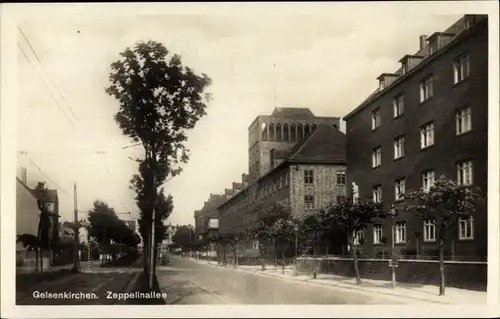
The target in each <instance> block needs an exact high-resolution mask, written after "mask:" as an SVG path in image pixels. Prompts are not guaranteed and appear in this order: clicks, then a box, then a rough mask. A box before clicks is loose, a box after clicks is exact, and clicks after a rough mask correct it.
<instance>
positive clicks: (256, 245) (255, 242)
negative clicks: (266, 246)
mask: <svg viewBox="0 0 500 319" xmlns="http://www.w3.org/2000/svg"><path fill="white" fill-rule="evenodd" d="M252 249H253V250H259V241H258V240H254V241H253V242H252Z"/></svg>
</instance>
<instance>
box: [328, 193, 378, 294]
mask: <svg viewBox="0 0 500 319" xmlns="http://www.w3.org/2000/svg"><path fill="white" fill-rule="evenodd" d="M320 214H321V215H320V216H321V218H322V220H323V223H324V226H325V228H333V227H335V226H340V227H341V228H343V229H344V230H345V231H346V233H347V238H348V243H349V245H350V247H351V253H352V256H353V260H354V271H355V272H356V283H357V284H361V277H360V275H359V268H358V256H357V252H356V249H355V247H354V246H355V245H354V242H355V240H356V236H357V233H358V232H359V231H361V230H363V229H365V228H366V227H367V226H368V225H370V224H373V222H374V221H375V220H376V219H379V218H386V217H387V214H386V213H385V212H384V211H383V205H382V203H375V202H373V201H372V200H359V201H356V202H353V201H352V200H343V201H340V202H337V203H334V204H330V205H329V206H328V207H327V208H326V209H325V210H323V211H322V212H321V213H320Z"/></svg>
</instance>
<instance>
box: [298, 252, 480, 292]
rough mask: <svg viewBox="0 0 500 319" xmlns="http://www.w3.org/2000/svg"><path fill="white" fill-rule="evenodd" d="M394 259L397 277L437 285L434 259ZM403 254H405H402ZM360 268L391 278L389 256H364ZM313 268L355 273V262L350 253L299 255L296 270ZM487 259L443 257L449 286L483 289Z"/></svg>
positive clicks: (375, 276)
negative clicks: (387, 257) (445, 258)
mask: <svg viewBox="0 0 500 319" xmlns="http://www.w3.org/2000/svg"><path fill="white" fill-rule="evenodd" d="M399 257H400V258H398V261H397V264H396V265H397V267H396V268H395V271H396V280H397V281H399V282H407V283H413V284H421V285H437V284H439V282H440V269H439V261H438V260H435V259H426V258H422V259H411V258H408V259H406V257H408V256H399ZM401 257H405V258H401ZM358 267H359V272H360V275H361V277H362V278H368V279H377V280H387V281H389V280H391V276H392V268H391V267H390V266H389V260H388V259H381V258H363V257H361V258H360V259H359V260H358ZM314 268H316V269H317V270H318V273H323V274H332V275H338V276H345V277H354V276H355V271H354V262H353V259H352V257H351V258H345V257H333V256H328V257H326V256H322V257H299V258H298V259H297V272H298V273H299V274H310V273H311V269H314ZM487 277H488V275H487V262H486V261H471V260H462V261H458V260H446V261H445V278H446V284H447V285H448V286H452V287H457V288H465V289H472V290H481V291H484V290H486V285H487Z"/></svg>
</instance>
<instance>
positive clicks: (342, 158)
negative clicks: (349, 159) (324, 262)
mask: <svg viewBox="0 0 500 319" xmlns="http://www.w3.org/2000/svg"><path fill="white" fill-rule="evenodd" d="M273 114H274V116H273V117H262V116H259V117H258V118H257V119H256V120H255V121H254V123H253V124H252V125H251V126H250V130H249V134H250V139H249V140H250V143H252V142H254V141H256V142H254V144H253V145H251V147H250V154H249V157H250V158H249V160H250V174H249V175H250V176H249V178H250V180H249V183H248V185H247V186H246V187H244V188H243V189H241V190H235V189H234V185H233V190H226V195H227V200H226V201H225V202H224V203H223V204H222V205H220V206H219V218H220V225H219V232H221V233H228V232H243V231H245V230H246V229H249V228H251V227H253V226H255V225H256V224H257V222H258V221H259V220H260V219H262V218H263V217H264V216H265V215H266V214H268V213H269V211H270V210H272V208H273V205H274V204H280V205H281V206H282V207H285V208H288V209H289V210H290V213H291V214H292V216H294V217H296V218H303V217H305V216H307V215H310V214H315V213H317V212H318V210H319V209H320V208H321V207H323V206H324V205H325V204H327V203H329V202H333V201H336V200H339V199H340V198H341V197H344V196H346V141H345V134H344V133H342V132H340V130H339V122H338V118H317V117H314V116H313V115H312V112H310V111H309V110H308V109H293V108H287V109H275V111H274V113H273ZM287 114H289V116H288V115H287ZM296 115H301V116H303V117H300V116H297V117H294V116H296ZM306 115H307V116H309V117H306ZM280 116H281V117H280ZM296 122H297V123H296ZM256 123H257V124H256ZM263 124H264V125H263ZM256 127H257V128H258V130H256V129H255V128H256ZM261 127H264V130H263V131H261V129H260V128H261ZM270 127H271V128H270ZM276 127H278V129H276ZM306 127H307V129H306ZM262 132H263V133H262ZM277 132H280V133H277ZM284 132H287V133H284ZM292 132H293V133H292ZM280 136H281V137H280ZM291 136H293V138H292V137H291ZM258 247H259V244H258V242H254V243H251V245H247V247H246V250H249V249H250V250H258ZM270 249H272V248H270ZM270 249H266V250H267V251H268V252H270Z"/></svg>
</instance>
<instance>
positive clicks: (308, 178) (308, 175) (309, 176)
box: [304, 169, 314, 184]
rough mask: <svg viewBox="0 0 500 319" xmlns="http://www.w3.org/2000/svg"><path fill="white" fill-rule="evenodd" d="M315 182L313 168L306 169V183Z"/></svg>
mask: <svg viewBox="0 0 500 319" xmlns="http://www.w3.org/2000/svg"><path fill="white" fill-rule="evenodd" d="M313 182H314V172H313V170H309V169H306V170H304V184H312V183H313Z"/></svg>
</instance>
